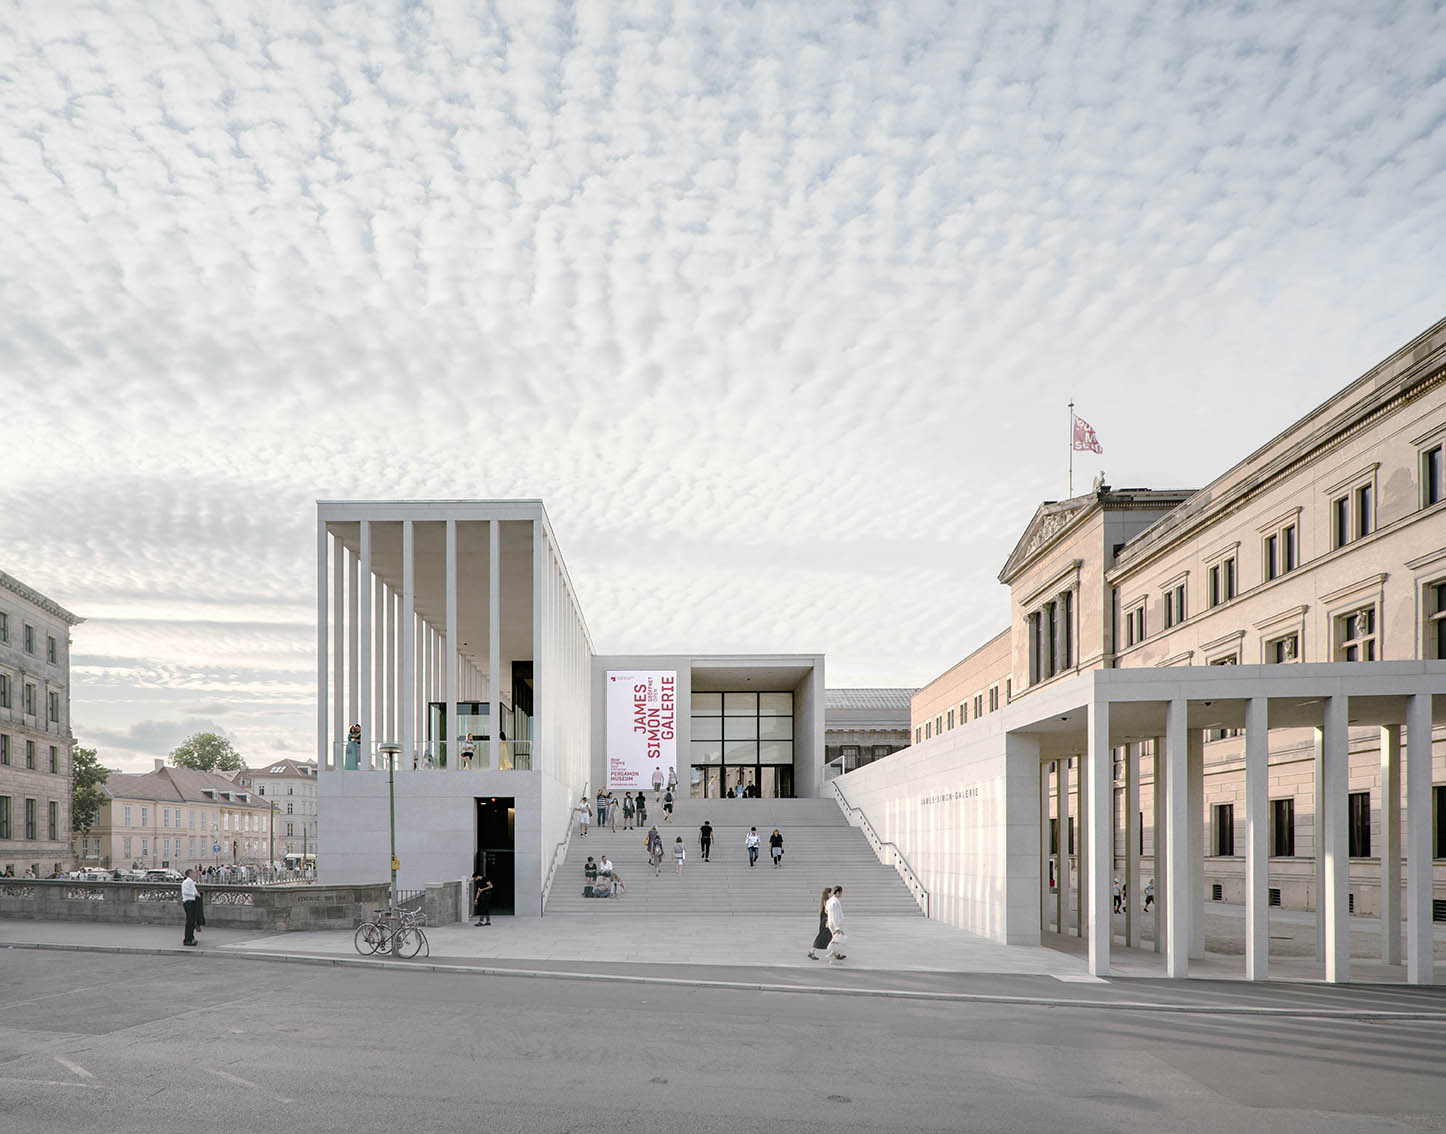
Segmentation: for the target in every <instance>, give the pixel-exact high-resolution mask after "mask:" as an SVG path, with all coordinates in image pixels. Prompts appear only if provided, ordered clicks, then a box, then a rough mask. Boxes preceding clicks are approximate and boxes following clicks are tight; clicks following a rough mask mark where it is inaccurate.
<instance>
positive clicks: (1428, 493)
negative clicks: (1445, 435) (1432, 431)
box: [1421, 445, 1446, 508]
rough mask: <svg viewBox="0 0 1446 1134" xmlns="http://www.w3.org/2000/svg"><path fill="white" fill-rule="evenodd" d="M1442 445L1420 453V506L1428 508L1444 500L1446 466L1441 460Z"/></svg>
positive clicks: (1445, 497)
mask: <svg viewBox="0 0 1446 1134" xmlns="http://www.w3.org/2000/svg"><path fill="white" fill-rule="evenodd" d="M1442 450H1443V446H1441V445H1437V446H1436V447H1435V448H1432V449H1427V450H1426V451H1425V452H1423V453H1422V454H1421V507H1422V508H1429V507H1431V505H1432V504H1439V503H1441V501H1442V500H1446V480H1443V476H1446V468H1443V462H1442V455H1443V453H1442Z"/></svg>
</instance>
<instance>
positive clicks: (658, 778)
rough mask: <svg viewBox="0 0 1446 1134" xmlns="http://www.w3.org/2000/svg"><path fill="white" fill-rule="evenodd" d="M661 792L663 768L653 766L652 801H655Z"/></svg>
mask: <svg viewBox="0 0 1446 1134" xmlns="http://www.w3.org/2000/svg"><path fill="white" fill-rule="evenodd" d="M662 794H663V769H662V768H658V767H654V768H653V802H654V803H656V802H657V801H658V799H659V798H660V797H661V796H662Z"/></svg>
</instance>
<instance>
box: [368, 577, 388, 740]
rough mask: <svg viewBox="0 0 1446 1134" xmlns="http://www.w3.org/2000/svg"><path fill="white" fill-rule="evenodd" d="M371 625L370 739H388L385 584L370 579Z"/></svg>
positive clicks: (378, 580)
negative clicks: (373, 641) (372, 655)
mask: <svg viewBox="0 0 1446 1134" xmlns="http://www.w3.org/2000/svg"><path fill="white" fill-rule="evenodd" d="M372 606H373V612H372V626H373V638H375V641H376V657H375V658H373V661H372V683H373V690H372V691H373V702H372V722H373V725H372V741H373V743H375V742H377V741H383V739H385V741H389V739H392V738H390V736H388V733H386V586H385V584H383V583H382V580H380V579H373V580H372Z"/></svg>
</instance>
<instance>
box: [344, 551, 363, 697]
mask: <svg viewBox="0 0 1446 1134" xmlns="http://www.w3.org/2000/svg"><path fill="white" fill-rule="evenodd" d="M360 567H361V561H360V560H359V559H358V558H357V556H355V555H353V554H352V553H351V552H350V551H348V552H347V553H346V592H347V593H346V598H347V602H346V717H347V724H348V725H353V724H360V723H361V700H360V693H361V665H360V661H361V572H360Z"/></svg>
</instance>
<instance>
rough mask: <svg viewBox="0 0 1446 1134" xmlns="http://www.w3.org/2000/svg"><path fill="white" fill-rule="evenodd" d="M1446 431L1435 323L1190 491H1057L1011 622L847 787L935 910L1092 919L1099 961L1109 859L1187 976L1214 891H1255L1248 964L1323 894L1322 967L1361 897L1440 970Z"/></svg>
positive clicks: (1445, 775)
mask: <svg viewBox="0 0 1446 1134" xmlns="http://www.w3.org/2000/svg"><path fill="white" fill-rule="evenodd" d="M1443 453H1446V320H1443V321H1442V322H1441V323H1438V324H1436V325H1435V326H1433V327H1431V328H1430V329H1428V330H1427V331H1426V332H1424V333H1423V334H1422V335H1420V336H1418V337H1417V338H1416V339H1414V340H1413V341H1412V342H1410V343H1408V344H1406V345H1405V346H1403V347H1402V348H1401V349H1400V350H1398V351H1396V352H1395V353H1393V354H1392V355H1391V356H1390V357H1389V358H1387V359H1386V360H1384V361H1383V362H1381V363H1380V364H1379V365H1378V366H1376V367H1373V368H1372V369H1371V370H1370V371H1368V372H1367V373H1366V374H1365V375H1363V376H1361V377H1360V378H1359V379H1357V380H1356V381H1354V382H1352V383H1351V384H1350V385H1349V386H1347V387H1346V388H1345V389H1343V390H1341V391H1340V392H1339V393H1337V394H1335V395H1334V396H1333V397H1331V398H1329V399H1328V400H1327V401H1326V402H1325V403H1324V404H1322V405H1321V406H1319V407H1317V408H1316V409H1314V410H1312V411H1311V412H1310V413H1309V414H1307V415H1306V416H1305V417H1303V418H1302V419H1301V420H1300V421H1298V422H1296V423H1295V424H1293V425H1292V426H1291V427H1290V428H1288V429H1287V430H1285V431H1284V432H1283V433H1281V434H1280V435H1279V436H1278V437H1276V438H1274V439H1272V440H1271V441H1270V442H1268V443H1267V444H1265V445H1264V446H1262V447H1261V448H1260V449H1258V450H1257V451H1256V452H1254V453H1252V454H1250V455H1249V456H1248V457H1246V458H1245V459H1244V460H1242V461H1240V462H1239V463H1237V464H1236V465H1234V466H1232V467H1231V468H1229V469H1227V470H1226V471H1225V472H1223V473H1222V474H1221V475H1220V476H1219V477H1217V478H1215V480H1213V481H1212V482H1211V483H1210V484H1209V485H1207V486H1206V487H1205V488H1203V489H1199V490H1188V489H1186V490H1164V491H1159V490H1151V489H1120V490H1116V489H1112V488H1110V487H1109V486H1107V485H1099V486H1097V487H1096V488H1095V490H1094V491H1092V492H1090V493H1087V494H1085V495H1081V496H1077V497H1073V498H1071V499H1068V500H1063V501H1046V502H1045V503H1044V504H1042V505H1041V506H1040V507H1039V509H1038V510H1037V511H1036V513H1035V515H1034V517H1033V518H1032V519H1031V520H1030V522H1029V524H1028V525H1027V527H1026V529H1025V531H1024V533H1023V534H1022V535H1021V537H1020V539H1019V542H1018V544H1017V545H1016V547H1015V550H1014V552H1013V553H1012V554H1011V555H1010V557H1009V559H1008V561H1007V562H1006V563H1005V565H1004V568H1003V570H1002V571H1001V573H1000V581H1001V582H1002V583H1004V584H1005V585H1006V586H1008V587H1009V590H1010V606H1011V621H1010V625H1009V626H1008V627H1007V628H1006V629H1005V630H1004V631H1003V632H1001V633H1000V634H999V635H997V636H996V637H995V638H993V639H992V640H990V641H989V642H987V643H985V644H984V645H983V646H981V647H980V648H979V649H977V650H975V651H974V652H973V653H971V654H969V655H968V656H966V657H965V658H964V659H963V660H961V661H960V662H959V663H958V664H957V665H955V666H953V667H951V668H950V669H949V670H948V671H947V672H946V673H944V674H942V675H941V676H940V677H939V678H937V679H936V680H935V681H933V682H930V683H929V684H928V685H926V686H925V687H924V688H922V689H920V690H919V692H918V693H917V694H916V695H915V696H914V699H913V706H912V714H911V715H912V729H913V737H914V745H913V747H911V748H910V749H908V750H906V751H904V752H901V753H898V754H896V755H894V756H891V757H888V758H887V759H885V760H883V761H881V762H879V763H877V764H874V765H870V766H868V767H865V768H861V769H859V770H858V771H855V772H851V773H849V774H848V775H846V776H843V777H841V778H840V779H838V780H835V781H833V783H834V786H835V787H836V789H837V790H838V791H839V792H840V793H841V794H842V796H843V797H844V798H846V799H847V800H848V802H849V803H851V804H853V805H855V806H857V807H860V808H861V809H862V810H863V812H864V813H865V814H866V815H867V816H868V817H869V820H870V822H871V824H872V826H873V827H874V828H875V830H876V831H877V832H878V834H879V836H880V837H881V838H883V839H885V840H890V841H893V842H895V843H896V844H897V846H898V847H899V848H900V849H899V853H900V854H901V855H902V857H903V858H904V859H906V860H907V861H908V862H909V863H910V864H911V865H912V867H913V869H914V871H915V872H916V873H917V875H918V877H919V879H920V880H921V882H922V884H923V886H924V887H925V888H926V889H927V890H928V891H929V894H930V910H931V913H932V914H933V916H936V917H940V918H942V919H944V920H947V921H949V922H951V923H952V924H955V925H959V926H962V927H964V928H966V929H970V930H972V931H974V932H978V933H982V934H985V935H988V936H991V937H994V938H995V939H997V940H1001V941H1011V942H1037V941H1039V940H1040V937H1041V934H1042V933H1047V932H1050V931H1051V930H1058V931H1063V932H1076V933H1079V934H1081V935H1083V936H1087V937H1088V938H1089V944H1090V957H1091V967H1092V969H1093V971H1095V972H1097V973H1104V972H1106V971H1108V967H1109V947H1110V942H1111V932H1110V917H1109V915H1108V913H1107V912H1106V911H1108V909H1109V907H1110V904H1111V903H1110V894H1111V886H1112V882H1113V880H1114V879H1115V878H1119V879H1120V880H1121V882H1122V885H1124V886H1125V887H1126V888H1127V890H1128V893H1129V894H1131V895H1134V896H1135V901H1134V902H1131V903H1128V905H1127V909H1128V910H1129V913H1128V915H1127V917H1126V919H1125V921H1124V924H1123V933H1122V935H1121V940H1122V941H1123V942H1129V943H1130V944H1135V943H1137V942H1138V941H1139V940H1140V928H1141V926H1140V924H1139V923H1140V921H1141V915H1140V913H1139V908H1140V903H1139V898H1140V896H1141V895H1142V894H1143V892H1144V889H1145V886H1146V885H1147V884H1148V883H1149V881H1150V880H1151V879H1153V881H1154V884H1155V893H1156V894H1157V895H1158V898H1159V901H1158V902H1157V903H1155V905H1154V908H1153V910H1152V912H1151V918H1152V920H1153V921H1154V925H1153V929H1154V934H1153V936H1154V940H1155V943H1156V948H1159V949H1162V950H1163V951H1164V953H1165V955H1166V964H1167V968H1168V971H1169V972H1170V973H1171V974H1172V975H1183V974H1184V973H1185V972H1186V971H1187V968H1188V962H1189V959H1190V958H1191V957H1197V956H1199V955H1200V954H1201V953H1202V951H1203V949H1204V937H1203V924H1204V923H1203V917H1202V909H1203V907H1204V903H1205V902H1208V901H1212V900H1213V901H1220V900H1231V901H1239V902H1244V903H1245V905H1246V908H1247V918H1248V927H1247V936H1246V967H1247V972H1248V973H1249V974H1250V975H1252V976H1257V977H1259V976H1263V975H1265V973H1266V972H1267V966H1268V934H1267V931H1266V928H1265V927H1266V926H1267V924H1268V917H1269V909H1270V908H1271V907H1272V906H1277V905H1284V906H1295V907H1296V908H1299V909H1307V910H1314V911H1315V912H1316V915H1317V939H1318V943H1319V953H1320V956H1321V959H1322V961H1323V962H1324V966H1325V974H1326V976H1327V978H1328V979H1331V980H1344V979H1346V978H1347V976H1348V974H1349V958H1348V956H1347V954H1346V936H1345V932H1346V931H1345V925H1346V918H1347V915H1348V913H1349V912H1350V911H1351V910H1353V909H1354V910H1356V911H1357V912H1367V913H1379V915H1380V918H1381V926H1382V940H1381V957H1382V959H1383V960H1384V961H1386V962H1387V963H1395V962H1398V961H1399V960H1400V959H1401V944H1400V942H1401V924H1402V923H1401V915H1402V909H1403V903H1404V909H1405V912H1406V927H1407V944H1406V962H1407V969H1408V977H1409V979H1410V980H1412V981H1423V982H1424V981H1429V980H1430V979H1431V954H1430V942H1431V935H1430V929H1431V920H1432V916H1433V903H1434V908H1436V909H1443V910H1446V877H1443V872H1442V869H1441V867H1440V866H1434V860H1437V859H1441V858H1443V857H1446V838H1443V826H1442V822H1441V815H1442V814H1443V813H1446V812H1443V800H1446V761H1443V756H1446V745H1443V737H1442V735H1441V734H1440V730H1441V726H1442V724H1443V723H1446V719H1443V714H1446V483H1443V469H1446V459H1443ZM1433 729H1434V730H1436V731H1435V735H1434V739H1433ZM1403 753H1404V762H1403ZM1242 836H1243V837H1242ZM1403 864H1404V865H1403ZM1433 868H1434V870H1435V875H1436V877H1435V880H1434V882H1433Z"/></svg>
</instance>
